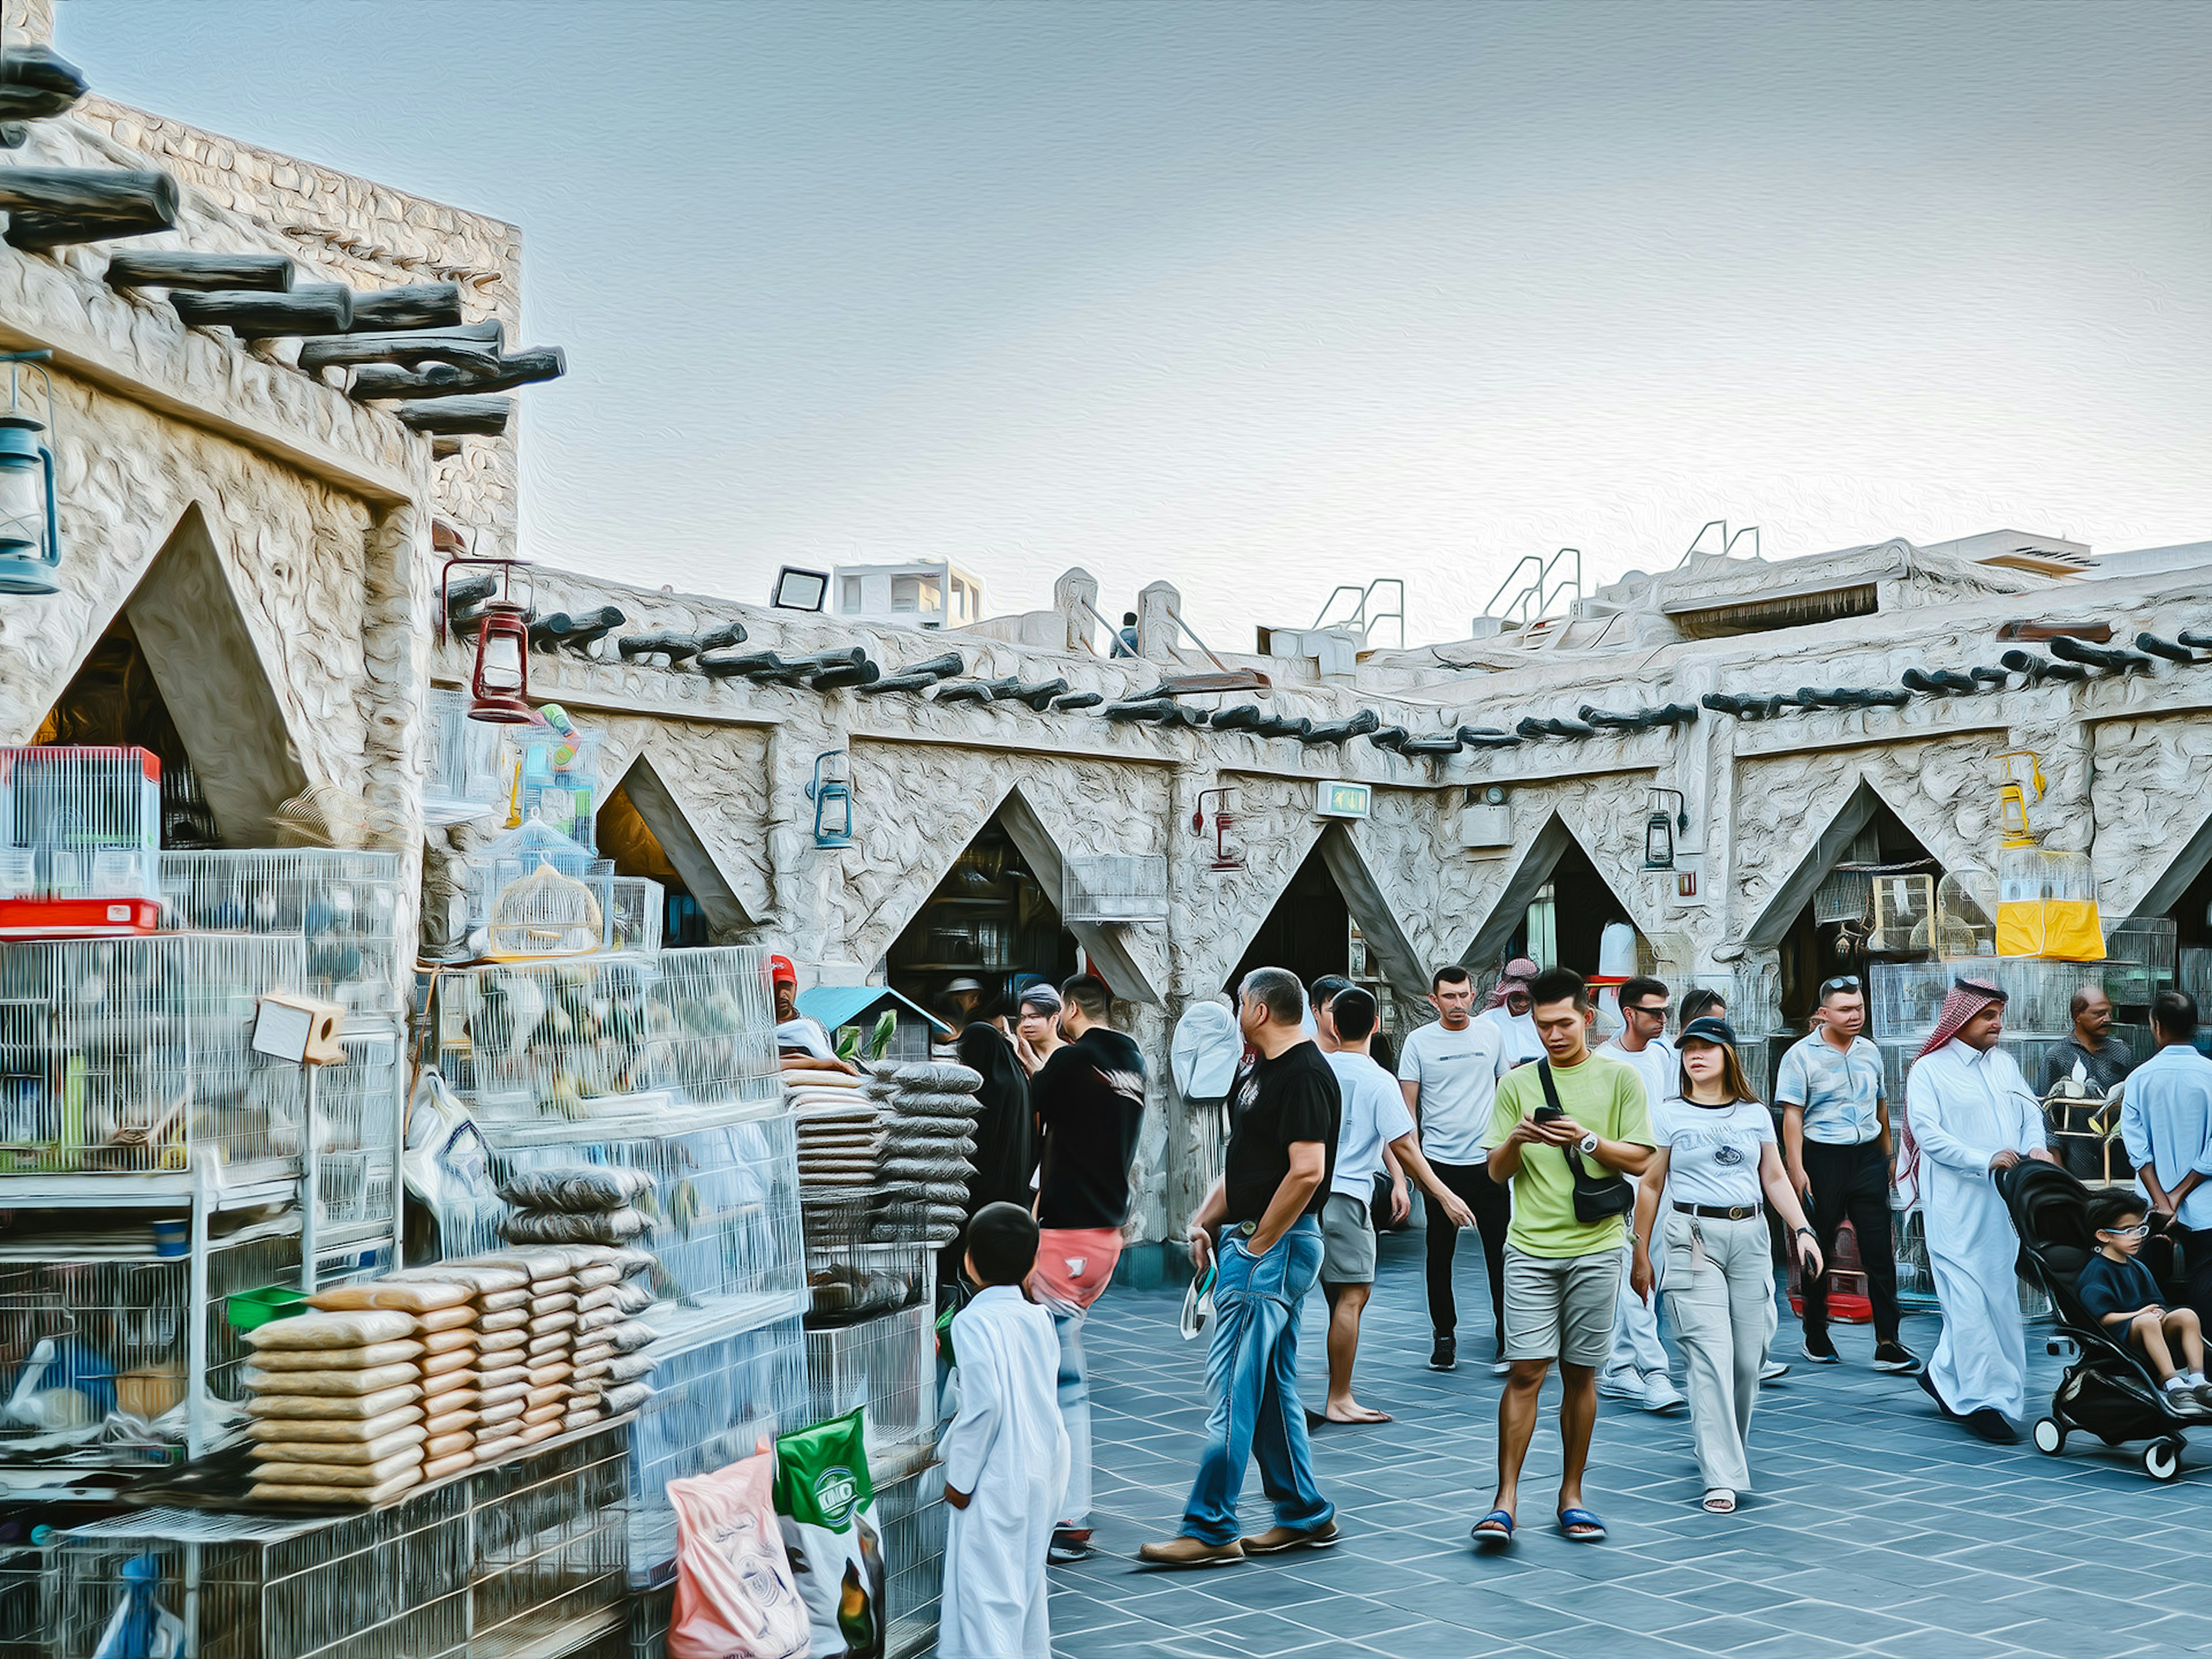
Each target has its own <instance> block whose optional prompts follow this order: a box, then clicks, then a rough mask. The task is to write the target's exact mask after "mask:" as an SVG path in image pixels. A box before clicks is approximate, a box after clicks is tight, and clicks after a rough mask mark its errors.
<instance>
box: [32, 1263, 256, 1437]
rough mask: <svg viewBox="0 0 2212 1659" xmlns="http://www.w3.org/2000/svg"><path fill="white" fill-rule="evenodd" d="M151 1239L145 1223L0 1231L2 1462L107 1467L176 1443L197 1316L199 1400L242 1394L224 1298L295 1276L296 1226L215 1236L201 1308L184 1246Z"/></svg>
mask: <svg viewBox="0 0 2212 1659" xmlns="http://www.w3.org/2000/svg"><path fill="white" fill-rule="evenodd" d="M154 1249H155V1247H154V1244H153V1243H152V1240H151V1237H150V1235H149V1232H148V1231H147V1230H145V1229H143V1228H141V1229H139V1230H137V1231H135V1232H132V1233H125V1232H118V1231H109V1232H102V1233H81V1232H77V1233H51V1232H50V1233H43V1234H41V1233H31V1232H24V1233H18V1234H13V1235H10V1236H9V1237H7V1238H6V1239H5V1240H0V1377H4V1378H6V1379H7V1393H6V1395H5V1396H4V1397H0V1460H5V1461H7V1462H34V1463H59V1464H65V1465H88V1466H95V1467H105V1466H110V1465H113V1464H118V1463H123V1464H128V1463H134V1462H145V1461H147V1460H148V1459H149V1458H153V1459H161V1458H165V1457H167V1456H168V1455H172V1453H173V1450H174V1449H175V1448H177V1447H179V1446H181V1445H182V1444H183V1443H185V1441H186V1439H187V1438H188V1431H189V1429H190V1426H191V1425H190V1422H189V1407H190V1395H191V1383H192V1354H191V1333H192V1325H193V1322H194V1320H195V1318H197V1319H198V1320H199V1321H200V1322H201V1323H202V1324H203V1326H204V1380H205V1384H206V1395H207V1398H208V1399H210V1400H214V1401H231V1402H235V1401H240V1400H241V1399H243V1398H244V1394H245V1389H244V1386H243V1383H242V1381H241V1378H240V1367H241V1366H242V1365H243V1364H244V1363H245V1360H246V1357H247V1356H246V1347H245V1344H244V1343H243V1341H242V1340H240V1332H239V1331H238V1329H237V1328H234V1326H233V1325H232V1324H231V1323H230V1321H229V1317H228V1306H227V1304H228V1298H229V1297H232V1296H234V1295H238V1294H240V1293H242V1292H244V1291H252V1290H258V1289H260V1288H262V1287H264V1286H267V1285H280V1284H281V1285H296V1284H297V1283H298V1282H299V1277H300V1266H299V1263H300V1242H299V1238H298V1237H297V1235H296V1233H291V1232H272V1231H266V1230H247V1231H245V1232H244V1233H241V1234H240V1235H239V1236H236V1237H232V1238H228V1239H216V1240H214V1241H212V1242H211V1243H210V1246H209V1249H208V1258H207V1285H208V1299H207V1303H206V1305H205V1306H204V1308H202V1309H200V1310H197V1313H196V1312H195V1310H194V1307H193V1303H192V1282H191V1279H192V1275H191V1260H190V1258H189V1257H188V1256H186V1255H173V1256H157V1255H155V1253H154Z"/></svg>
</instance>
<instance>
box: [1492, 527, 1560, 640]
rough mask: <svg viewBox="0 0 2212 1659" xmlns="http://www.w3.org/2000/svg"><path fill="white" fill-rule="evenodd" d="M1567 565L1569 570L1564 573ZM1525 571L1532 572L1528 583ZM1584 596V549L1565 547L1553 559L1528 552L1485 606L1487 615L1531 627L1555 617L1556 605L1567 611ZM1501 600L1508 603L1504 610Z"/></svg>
mask: <svg viewBox="0 0 2212 1659" xmlns="http://www.w3.org/2000/svg"><path fill="white" fill-rule="evenodd" d="M1562 562H1565V565H1566V568H1565V569H1564V570H1561V569H1560V568H1559V567H1560V565H1561V564H1562ZM1524 571H1525V572H1527V573H1528V575H1527V578H1526V580H1523V577H1522V573H1523V572H1524ZM1555 571H1556V572H1558V574H1556V575H1555V574H1553V573H1554V572H1555ZM1516 583H1517V584H1519V586H1516ZM1508 594H1510V595H1512V597H1511V598H1510V599H1507V598H1506V596H1507V595H1508ZM1582 596H1583V550H1582V549H1580V548H1579V547H1563V548H1561V549H1560V550H1559V551H1558V552H1556V553H1554V554H1553V555H1552V556H1551V557H1549V558H1546V557H1544V556H1542V555H1541V554H1539V553H1524V554H1522V556H1521V558H1520V560H1519V562H1516V564H1515V565H1514V567H1513V568H1512V569H1510V570H1509V571H1508V572H1506V574H1505V580H1504V581H1502V582H1500V583H1498V591H1497V592H1495V593H1492V595H1491V596H1490V603H1489V604H1488V605H1486V606H1484V607H1483V615H1485V616H1486V617H1496V618H1497V619H1498V620H1499V621H1500V622H1506V623H1518V624H1519V625H1520V626H1522V627H1523V628H1527V627H1529V626H1531V625H1532V624H1534V623H1540V622H1541V621H1543V620H1544V619H1545V618H1546V617H1549V616H1552V615H1553V613H1554V612H1553V607H1554V606H1558V607H1559V610H1561V611H1564V610H1565V609H1566V608H1567V607H1568V606H1571V605H1573V604H1574V602H1575V601H1576V600H1577V599H1580V598H1582ZM1561 599H1565V605H1560V604H1559V601H1560V600H1561ZM1501 600H1503V601H1504V605H1503V608H1501V607H1500V604H1499V602H1500V601H1501Z"/></svg>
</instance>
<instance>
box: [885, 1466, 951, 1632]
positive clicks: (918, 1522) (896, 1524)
mask: <svg viewBox="0 0 2212 1659" xmlns="http://www.w3.org/2000/svg"><path fill="white" fill-rule="evenodd" d="M950 1516H951V1511H950V1510H947V1509H946V1507H945V1480H944V1478H943V1476H942V1475H940V1474H937V1473H936V1472H935V1471H933V1470H929V1469H924V1470H922V1471H921V1472H920V1473H919V1474H909V1475H906V1476H903V1477H902V1478H901V1479H898V1480H889V1481H885V1482H884V1483H882V1484H880V1485H878V1486H877V1487H876V1510H875V1521H876V1527H877V1529H878V1532H879V1533H880V1534H882V1537H883V1545H884V1623H885V1625H886V1626H887V1633H886V1635H885V1637H884V1659H913V1656H914V1655H916V1654H919V1653H921V1652H922V1651H923V1650H926V1649H927V1647H929V1645H930V1644H932V1643H933V1642H934V1641H935V1640H936V1639H937V1624H938V1608H939V1596H940V1593H941V1592H942V1590H943V1589H944V1584H945V1522H946V1521H947V1520H948V1519H949V1518H950Z"/></svg>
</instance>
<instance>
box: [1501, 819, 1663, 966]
mask: <svg viewBox="0 0 2212 1659" xmlns="http://www.w3.org/2000/svg"><path fill="white" fill-rule="evenodd" d="M1634 926H1635V924H1634V923H1633V922H1632V921H1629V917H1628V907H1627V906H1626V905H1625V904H1623V903H1622V902H1620V896H1618V895H1617V894H1615V893H1614V892H1613V888H1612V887H1611V886H1610V885H1609V884H1607V881H1606V878H1604V877H1603V876H1601V875H1600V874H1599V873H1598V869H1597V866H1595V864H1593V863H1591V862H1590V857H1589V854H1587V853H1585V852H1583V849H1582V843H1581V842H1577V841H1575V840H1573V839H1572V838H1570V839H1569V840H1568V842H1567V844H1566V845H1565V847H1564V848H1561V849H1560V853H1559V861H1558V862H1557V863H1555V864H1554V865H1553V866H1552V873H1551V875H1550V876H1549V877H1547V878H1546V879H1545V881H1544V883H1543V884H1542V885H1541V886H1540V887H1538V888H1537V890H1536V894H1535V896H1534V897H1533V898H1531V899H1530V900H1529V901H1528V908H1527V909H1526V910H1525V911H1523V912H1522V916H1521V921H1520V923H1519V924H1518V925H1517V926H1516V927H1515V928H1514V930H1513V937H1512V940H1511V942H1510V944H1509V945H1507V947H1506V951H1505V954H1506V955H1507V956H1508V957H1528V958H1529V959H1530V960H1531V961H1533V962H1534V963H1535V964H1536V965H1537V966H1538V967H1539V968H1571V969H1574V970H1575V971H1576V972H1577V973H1578V974H1582V975H1585V976H1587V975H1591V974H1595V973H1597V972H1599V971H1600V968H1599V965H1598V959H1599V949H1600V946H1601V945H1602V944H1603V942H1604V939H1605V930H1606V929H1607V928H1608V927H1629V928H1633V927H1634ZM1642 937H1643V936H1642V935H1641V934H1638V940H1639V942H1640V941H1641V939H1642ZM1641 954H1642V955H1643V956H1648V955H1649V954H1650V952H1649V951H1648V949H1646V950H1644V951H1642V952H1641ZM1646 965H1647V964H1645V963H1643V962H1642V961H1640V960H1639V963H1638V972H1642V971H1644V969H1645V967H1646Z"/></svg>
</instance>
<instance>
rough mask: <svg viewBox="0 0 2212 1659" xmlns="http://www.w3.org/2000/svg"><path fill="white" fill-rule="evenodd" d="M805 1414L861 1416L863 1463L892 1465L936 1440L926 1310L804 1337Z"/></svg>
mask: <svg viewBox="0 0 2212 1659" xmlns="http://www.w3.org/2000/svg"><path fill="white" fill-rule="evenodd" d="M806 1382H807V1389H808V1406H807V1410H808V1412H809V1413H810V1417H811V1420H812V1421H814V1422H817V1423H820V1422H826V1421H827V1420H828V1419H830V1418H833V1417H842V1416H843V1415H844V1414H845V1413H848V1412H849V1411H851V1410H853V1409H854V1407H861V1408H862V1410H863V1421H864V1423H865V1425H866V1431H867V1448H868V1461H869V1462H870V1464H871V1465H874V1464H876V1463H877V1462H878V1460H882V1461H883V1462H885V1463H887V1464H891V1465H896V1463H897V1462H900V1461H902V1459H903V1458H905V1457H908V1456H910V1455H913V1454H914V1453H915V1451H916V1450H918V1449H921V1448H922V1447H924V1446H925V1445H927V1443H929V1442H930V1441H932V1440H933V1439H934V1438H935V1437H936V1434H937V1323H936V1320H935V1319H934V1317H933V1310H931V1309H930V1307H929V1306H928V1305H927V1304H921V1305H918V1306H915V1307H911V1308H902V1309H900V1310H898V1311H897V1312H896V1313H888V1314H882V1315H879V1316H877V1317H876V1318H873V1319H868V1320H863V1321H861V1322H860V1323H858V1324H852V1325H832V1326H829V1327H828V1328H823V1329H820V1330H814V1329H810V1330H809V1331H808V1332H807V1333H806Z"/></svg>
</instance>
